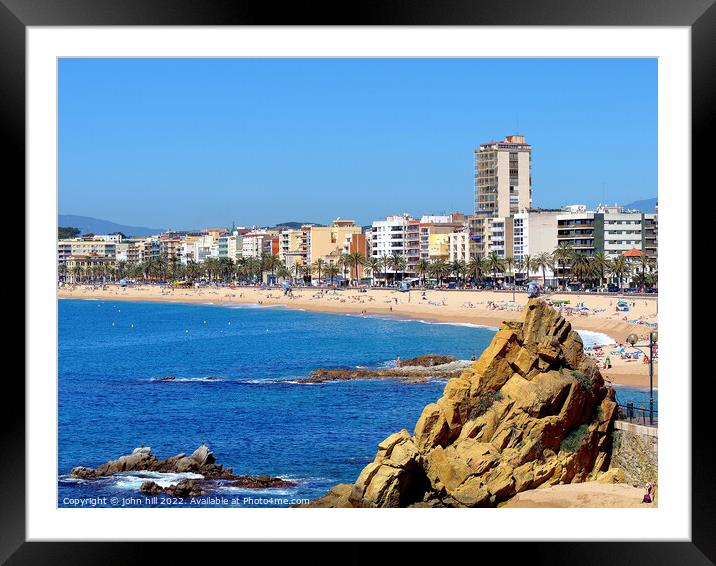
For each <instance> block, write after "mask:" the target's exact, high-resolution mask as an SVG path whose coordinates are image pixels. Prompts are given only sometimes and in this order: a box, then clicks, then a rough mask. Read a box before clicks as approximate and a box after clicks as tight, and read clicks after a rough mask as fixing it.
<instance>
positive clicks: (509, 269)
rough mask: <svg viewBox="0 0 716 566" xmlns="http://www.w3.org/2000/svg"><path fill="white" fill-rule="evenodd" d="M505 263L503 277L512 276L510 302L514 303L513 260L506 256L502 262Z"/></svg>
mask: <svg viewBox="0 0 716 566" xmlns="http://www.w3.org/2000/svg"><path fill="white" fill-rule="evenodd" d="M503 261H504V263H505V275H508V276H509V275H510V274H512V302H513V303H514V302H515V273H514V267H515V258H514V257H512V256H507V257H506V258H505V259H504V260H503Z"/></svg>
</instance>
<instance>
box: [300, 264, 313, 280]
mask: <svg viewBox="0 0 716 566" xmlns="http://www.w3.org/2000/svg"><path fill="white" fill-rule="evenodd" d="M302 269H303V280H304V282H307V283H309V284H310V283H311V274H312V273H313V266H312V265H311V264H308V263H307V264H306V265H304V266H303V268H302Z"/></svg>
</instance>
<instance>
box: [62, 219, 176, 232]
mask: <svg viewBox="0 0 716 566" xmlns="http://www.w3.org/2000/svg"><path fill="white" fill-rule="evenodd" d="M57 225H58V226H62V227H67V226H72V227H74V228H79V229H80V233H81V234H111V233H113V232H122V234H124V235H125V236H128V237H129V236H151V235H152V234H159V233H161V232H163V231H164V228H147V227H145V226H127V225H125V224H117V223H116V222H110V221H109V220H101V219H99V218H92V217H90V216H77V215H75V214H58V215H57Z"/></svg>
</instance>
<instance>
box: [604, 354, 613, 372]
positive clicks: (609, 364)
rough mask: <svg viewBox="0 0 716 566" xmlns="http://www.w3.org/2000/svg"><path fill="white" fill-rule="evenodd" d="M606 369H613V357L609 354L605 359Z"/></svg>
mask: <svg viewBox="0 0 716 566" xmlns="http://www.w3.org/2000/svg"><path fill="white" fill-rule="evenodd" d="M604 369H612V359H611V358H610V357H609V356H607V357H606V359H605V360H604Z"/></svg>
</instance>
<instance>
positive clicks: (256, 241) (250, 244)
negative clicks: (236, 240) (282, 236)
mask: <svg viewBox="0 0 716 566" xmlns="http://www.w3.org/2000/svg"><path fill="white" fill-rule="evenodd" d="M271 237H272V235H271V234H269V233H268V232H249V233H247V234H244V237H243V239H242V241H241V257H243V258H255V259H259V258H261V255H262V254H263V252H264V249H265V245H264V240H267V239H269V238H271Z"/></svg>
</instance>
